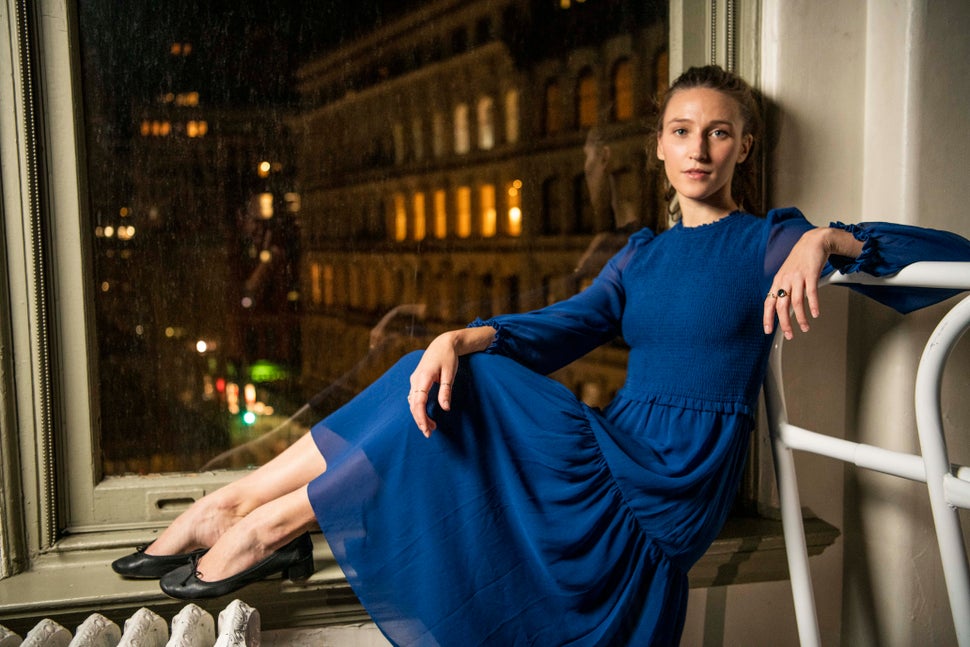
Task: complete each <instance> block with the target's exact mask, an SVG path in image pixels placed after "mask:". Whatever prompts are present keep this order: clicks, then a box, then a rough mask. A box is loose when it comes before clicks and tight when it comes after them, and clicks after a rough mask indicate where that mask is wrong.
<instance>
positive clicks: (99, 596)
mask: <svg viewBox="0 0 970 647" xmlns="http://www.w3.org/2000/svg"><path fill="white" fill-rule="evenodd" d="M805 531H806V539H807V541H808V549H809V554H810V555H817V554H819V553H821V552H822V551H823V550H825V549H826V548H827V547H828V546H830V545H831V544H832V543H833V542H834V541H835V539H836V538H837V537H838V535H839V531H838V530H837V529H836V528H834V527H833V526H831V525H829V524H828V523H826V522H824V521H822V520H820V519H817V518H814V517H809V518H806V519H805ZM144 538H145V533H144V532H143V531H142V532H137V533H136V532H135V531H132V532H129V533H111V535H110V537H109V536H107V535H101V536H98V535H94V534H92V535H81V536H77V537H71V538H68V539H65V540H64V541H62V542H60V544H58V549H57V551H55V552H51V553H48V554H46V555H43V556H41V557H39V558H38V559H37V560H35V563H34V568H33V569H32V570H31V571H29V572H27V573H23V574H21V575H16V576H14V577H10V578H7V579H6V580H2V581H0V624H2V625H4V626H5V627H7V628H8V629H10V630H12V631H15V632H17V633H20V634H21V635H26V633H25V632H26V631H29V630H30V628H31V627H33V626H34V625H35V624H36V622H37V621H38V620H39V619H40V618H44V617H46V618H51V619H53V620H56V621H57V622H59V623H61V624H62V625H63V626H65V627H68V628H70V629H73V628H74V627H76V626H77V625H79V624H80V623H81V622H82V621H83V620H84V619H85V618H86V617H87V616H88V615H90V614H91V613H94V612H98V613H101V614H103V615H105V616H107V617H109V618H111V619H113V620H116V621H117V620H122V619H124V618H126V617H128V616H130V615H131V614H132V613H133V612H134V611H135V610H137V609H138V608H140V607H145V606H147V607H150V608H151V609H152V610H153V611H154V612H156V613H158V614H159V615H162V616H165V617H170V616H173V615H175V613H177V612H178V610H179V609H181V608H182V607H183V606H185V604H186V603H185V602H182V601H178V600H173V599H171V598H168V597H166V596H165V595H164V594H163V593H162V592H161V591H160V590H159V588H158V583H157V582H155V581H153V580H124V579H121V578H119V577H117V576H116V575H115V574H114V573H113V572H112V571H111V570H110V569H109V568H107V565H108V564H109V563H110V562H111V561H112V560H114V559H116V558H118V557H120V556H122V555H125V554H127V553H128V552H129V551H130V550H131V545H132V544H133V543H137V542H140V541H143V540H144ZM314 555H315V560H314V561H315V566H316V572H315V573H314V575H313V576H312V577H311V578H310V579H309V580H307V581H306V582H303V583H300V584H294V583H292V582H288V581H283V580H280V579H273V580H268V581H264V582H259V583H257V584H254V585H252V586H249V587H247V588H246V589H243V590H242V591H240V592H238V593H237V594H235V595H234V596H227V598H222V599H217V600H212V601H200V602H197V604H198V606H200V607H202V608H203V609H206V610H207V611H209V612H210V613H213V614H218V612H219V611H220V610H221V609H223V608H224V607H225V606H226V603H227V599H231V598H232V597H236V598H239V599H242V600H243V601H245V602H246V603H247V604H249V605H251V606H253V607H254V608H256V609H258V610H259V611H260V616H261V620H262V624H263V628H264V629H276V628H285V627H308V626H325V625H334V624H347V623H355V622H362V621H367V620H368V617H367V614H366V613H365V612H364V610H363V608H362V607H361V605H360V603H359V602H358V601H357V598H356V596H355V595H354V593H353V591H352V590H351V589H350V586H349V585H348V584H347V581H346V580H345V579H344V576H343V573H342V571H341V570H340V568H339V567H338V566H337V564H336V562H335V561H334V558H333V555H332V553H331V552H330V549H329V548H328V547H327V545H326V542H325V541H324V540H323V537H322V536H321V535H319V534H316V535H314ZM787 577H788V566H787V561H786V557H785V547H784V539H783V537H782V534H781V523H780V522H778V521H773V520H770V519H764V518H754V517H732V518H731V519H729V520H728V523H727V525H726V526H725V528H724V530H723V531H722V532H721V535H720V536H719V537H718V539H717V540H716V541H715V542H714V544H712V546H711V547H710V549H709V550H708V551H707V553H706V554H705V555H704V557H702V558H701V559H700V561H698V562H697V564H696V565H695V566H694V568H693V569H691V572H690V586H691V587H692V588H705V587H711V586H725V585H728V584H742V583H751V582H764V581H777V580H783V579H787Z"/></svg>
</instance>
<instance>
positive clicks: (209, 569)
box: [196, 485, 316, 582]
mask: <svg viewBox="0 0 970 647" xmlns="http://www.w3.org/2000/svg"><path fill="white" fill-rule="evenodd" d="M315 526H316V516H315V515H314V512H313V508H312V507H311V505H310V499H309V497H308V496H307V486H306V485H303V486H302V487H300V488H299V489H298V490H295V491H293V492H289V493H288V494H284V495H283V496H281V497H279V498H277V499H274V500H272V501H269V502H267V503H264V504H263V505H261V506H259V507H258V508H256V509H255V510H253V511H252V512H250V513H249V514H248V515H246V516H245V517H243V518H242V519H240V520H239V522H238V523H236V524H235V525H233V526H232V527H231V528H229V529H228V530H227V531H226V532H225V533H224V534H223V535H222V536H221V537H220V538H219V540H218V541H217V542H216V543H215V544H213V546H212V548H210V549H209V551H208V552H207V553H206V554H205V555H203V556H202V557H201V558H200V559H199V561H198V564H197V565H196V569H197V575H198V577H199V579H201V580H203V581H205V582H217V581H219V580H224V579H226V578H228V577H231V576H233V575H236V574H238V573H241V572H242V571H244V570H246V569H248V568H250V567H251V566H254V565H255V564H257V563H258V562H260V561H262V560H263V559H265V558H266V557H269V556H270V555H271V554H272V553H273V552H274V551H275V550H277V549H278V548H281V547H283V546H285V545H286V544H287V543H289V542H290V541H291V540H293V539H295V538H296V537H297V536H298V535H300V534H301V533H303V532H305V531H306V530H308V529H309V528H312V527H315Z"/></svg>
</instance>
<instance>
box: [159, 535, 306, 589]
mask: <svg viewBox="0 0 970 647" xmlns="http://www.w3.org/2000/svg"><path fill="white" fill-rule="evenodd" d="M197 563H198V558H194V559H193V560H192V563H191V564H185V565H183V566H180V567H178V568H176V569H175V570H174V571H171V572H169V573H167V574H165V576H163V577H162V579H161V582H159V584H160V585H161V587H162V591H163V592H164V593H165V594H166V595H168V596H170V597H173V598H177V599H179V600H198V599H202V598H217V597H219V596H222V595H226V594H228V593H232V592H233V591H235V590H237V589H241V588H242V587H244V586H246V585H248V584H252V583H253V582H258V581H260V580H263V579H266V578H267V577H269V576H270V575H275V574H277V573H282V574H283V576H284V577H285V578H286V579H288V580H305V579H307V578H308V577H310V576H311V575H313V542H312V541H310V534H309V533H303V534H302V535H300V536H299V537H297V538H296V539H294V540H293V541H291V542H290V543H288V544H287V545H285V546H283V547H282V548H280V549H279V550H277V551H276V552H274V553H273V554H272V555H270V556H269V557H267V558H266V559H264V560H263V561H261V562H259V563H258V564H256V565H254V566H252V567H251V568H248V569H246V570H245V571H243V572H242V573H237V574H236V575H232V576H230V577H227V578H226V579H224V580H218V581H216V582H206V581H205V580H201V579H199V572H198V570H197V569H196V565H197Z"/></svg>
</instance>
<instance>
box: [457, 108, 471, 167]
mask: <svg viewBox="0 0 970 647" xmlns="http://www.w3.org/2000/svg"><path fill="white" fill-rule="evenodd" d="M469 150H471V134H470V133H469V128H468V104H467V103H459V104H458V105H457V106H455V152H456V153H457V154H459V155H462V154H464V153H467V152H468V151H469Z"/></svg>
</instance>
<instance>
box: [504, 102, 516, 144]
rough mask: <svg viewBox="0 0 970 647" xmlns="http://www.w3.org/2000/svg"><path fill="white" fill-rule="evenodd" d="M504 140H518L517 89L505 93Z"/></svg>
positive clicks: (510, 141)
mask: <svg viewBox="0 0 970 647" xmlns="http://www.w3.org/2000/svg"><path fill="white" fill-rule="evenodd" d="M505 141H506V142H508V143H509V144H514V143H516V142H517V141H519V91H518V90H509V91H508V92H506V93H505Z"/></svg>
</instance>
